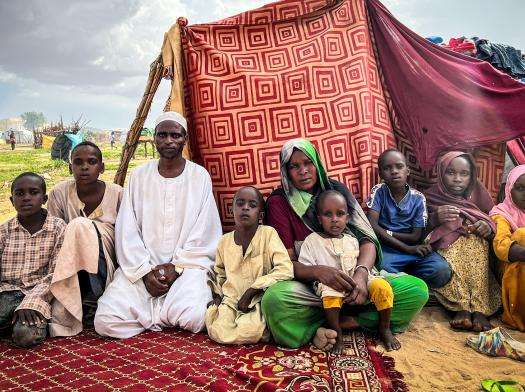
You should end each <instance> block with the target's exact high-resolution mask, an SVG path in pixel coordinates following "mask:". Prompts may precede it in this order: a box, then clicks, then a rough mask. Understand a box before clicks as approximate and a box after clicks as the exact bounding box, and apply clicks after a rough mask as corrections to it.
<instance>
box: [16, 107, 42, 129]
mask: <svg viewBox="0 0 525 392" xmlns="http://www.w3.org/2000/svg"><path fill="white" fill-rule="evenodd" d="M20 117H22V120H24V126H25V127H26V128H27V129H30V130H32V131H33V132H35V129H36V128H38V127H40V126H42V125H44V123H45V122H46V118H45V117H44V113H42V112H40V113H38V112H25V113H22V114H21V115H20Z"/></svg>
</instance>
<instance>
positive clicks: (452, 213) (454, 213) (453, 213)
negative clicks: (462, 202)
mask: <svg viewBox="0 0 525 392" xmlns="http://www.w3.org/2000/svg"><path fill="white" fill-rule="evenodd" d="M459 213H460V211H459V208H457V207H455V206H448V205H445V206H439V207H438V209H437V219H438V222H439V223H440V224H443V223H446V222H454V221H455V220H456V219H458V218H459Z"/></svg>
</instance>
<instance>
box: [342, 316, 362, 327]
mask: <svg viewBox="0 0 525 392" xmlns="http://www.w3.org/2000/svg"><path fill="white" fill-rule="evenodd" d="M339 325H340V326H341V329H347V330H348V329H357V328H359V324H358V322H357V320H356V319H355V318H353V317H352V316H341V317H340V318H339Z"/></svg>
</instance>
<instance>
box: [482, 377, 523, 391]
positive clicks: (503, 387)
mask: <svg viewBox="0 0 525 392" xmlns="http://www.w3.org/2000/svg"><path fill="white" fill-rule="evenodd" d="M481 388H483V390H484V391H487V392H523V391H525V387H524V386H523V385H521V384H520V383H518V382H516V381H511V380H501V381H496V380H483V381H481Z"/></svg>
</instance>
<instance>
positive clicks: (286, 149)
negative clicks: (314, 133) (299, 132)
mask: <svg viewBox="0 0 525 392" xmlns="http://www.w3.org/2000/svg"><path fill="white" fill-rule="evenodd" d="M295 150H299V151H302V152H303V153H304V155H306V156H307V157H308V158H309V159H310V160H311V161H312V163H313V164H314V166H315V169H316V170H317V177H318V179H319V186H320V187H321V190H323V191H324V190H325V189H326V187H327V184H328V177H327V176H326V171H325V169H324V167H323V164H322V162H321V157H320V156H319V153H318V152H317V150H316V148H315V147H314V145H313V144H312V143H310V142H309V141H308V140H305V139H293V140H290V141H288V142H286V143H285V144H284V146H283V147H282V149H281V183H282V186H283V190H284V193H285V194H286V198H287V199H288V203H290V205H291V206H292V208H293V210H294V211H295V212H296V214H297V215H299V216H303V215H304V214H305V212H306V210H307V209H308V206H309V205H310V201H311V200H312V197H313V195H312V194H311V193H308V192H305V191H301V190H299V189H297V188H296V187H295V186H294V185H293V183H292V180H290V178H289V176H288V162H289V161H290V158H291V157H292V154H293V152H294V151H295Z"/></svg>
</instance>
